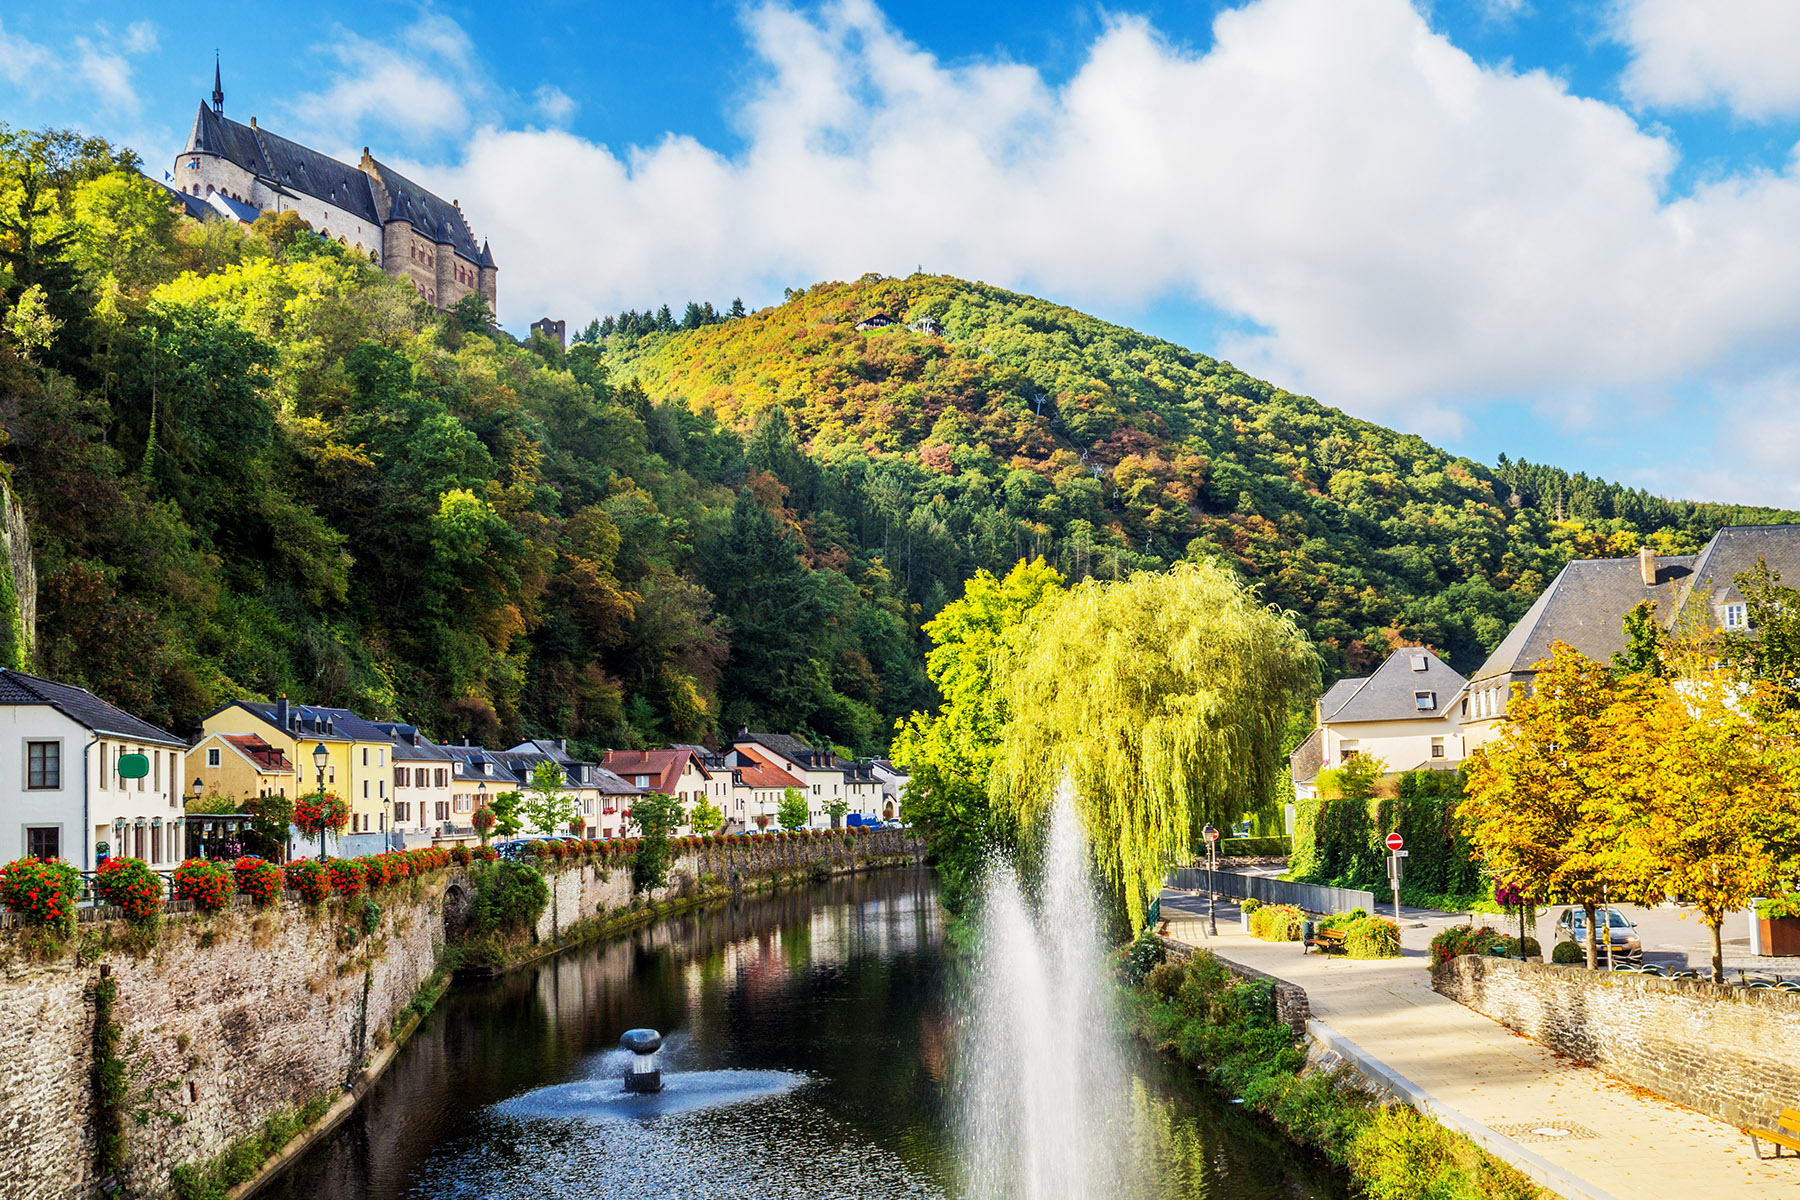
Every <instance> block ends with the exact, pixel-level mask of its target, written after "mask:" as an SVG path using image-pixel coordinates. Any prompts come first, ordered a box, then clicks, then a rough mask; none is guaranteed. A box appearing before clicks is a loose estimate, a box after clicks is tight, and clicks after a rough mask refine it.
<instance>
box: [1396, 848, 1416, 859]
mask: <svg viewBox="0 0 1800 1200" xmlns="http://www.w3.org/2000/svg"><path fill="white" fill-rule="evenodd" d="M1411 853H1412V851H1411V850H1396V851H1394V857H1395V858H1405V857H1407V856H1408V855H1410V854H1411Z"/></svg>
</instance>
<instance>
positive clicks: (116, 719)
mask: <svg viewBox="0 0 1800 1200" xmlns="http://www.w3.org/2000/svg"><path fill="white" fill-rule="evenodd" d="M0 704H12V705H23V704H47V705H49V706H50V707H51V708H54V709H55V710H56V711H57V712H59V713H61V714H62V715H63V716H65V717H67V718H69V719H70V720H71V721H74V722H75V723H76V724H77V725H80V726H82V727H83V728H84V729H90V730H92V731H93V732H95V733H107V734H112V735H113V736H115V737H126V738H131V739H133V740H134V741H140V742H154V743H156V744H157V745H159V746H178V747H180V748H181V749H183V750H185V749H187V743H186V742H185V741H183V740H182V739H180V738H178V737H176V736H175V735H174V734H172V733H169V732H167V731H166V730H162V729H158V728H157V727H156V726H154V725H152V724H150V722H148V721H144V720H140V719H138V718H137V717H134V716H132V715H131V714H130V713H128V712H126V711H125V710H124V709H122V708H119V707H118V706H116V705H112V704H108V703H107V702H106V701H104V700H102V699H100V697H98V696H96V695H94V693H92V692H90V691H88V690H86V689H85V688H78V687H75V686H74V685H73V684H67V683H57V682H56V681H55V680H53V679H43V678H40V677H38V676H36V675H27V674H26V673H25V672H23V671H14V670H12V669H11V668H9V667H8V668H0Z"/></svg>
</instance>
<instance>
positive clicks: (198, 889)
mask: <svg viewBox="0 0 1800 1200" xmlns="http://www.w3.org/2000/svg"><path fill="white" fill-rule="evenodd" d="M231 892H232V879H231V872H230V871H228V870H226V869H225V868H224V867H223V866H221V865H219V864H218V863H216V862H208V861H207V860H206V859H204V858H190V859H188V860H187V861H186V862H184V863H182V864H181V865H180V866H179V867H176V868H175V898H176V899H177V900H191V901H193V904H194V907H195V908H196V909H198V910H199V911H200V912H218V911H219V910H220V909H221V908H224V907H225V906H226V905H227V904H229V903H231Z"/></svg>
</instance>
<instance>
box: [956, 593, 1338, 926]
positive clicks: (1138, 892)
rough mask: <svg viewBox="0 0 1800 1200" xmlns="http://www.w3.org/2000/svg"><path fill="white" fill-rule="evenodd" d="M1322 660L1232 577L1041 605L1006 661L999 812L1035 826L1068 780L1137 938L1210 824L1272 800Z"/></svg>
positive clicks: (996, 790)
mask: <svg viewBox="0 0 1800 1200" xmlns="http://www.w3.org/2000/svg"><path fill="white" fill-rule="evenodd" d="M1318 680H1319V666H1318V659H1317V657H1316V656H1315V655H1314V654H1313V651H1312V648H1311V646H1310V645H1309V644H1308V643H1307V640H1306V638H1305V636H1304V635H1302V634H1301V632H1300V630H1299V628H1298V627H1297V626H1296V624H1295V622H1294V619H1293V616H1292V615H1291V614H1289V613H1285V612H1280V611H1278V610H1276V609H1273V608H1270V607H1268V606H1267V605H1265V604H1262V603H1260V602H1259V601H1258V600H1257V598H1256V596H1255V595H1254V593H1252V592H1251V591H1250V590H1249V589H1247V588H1246V587H1245V586H1244V585H1243V584H1242V583H1240V582H1239V580H1238V579H1237V577H1236V576H1235V575H1233V574H1232V573H1231V571H1230V570H1228V569H1227V568H1225V567H1222V566H1219V565H1217V564H1214V563H1180V564H1177V565H1176V566H1175V568H1174V569H1173V570H1171V571H1168V572H1167V573H1164V574H1150V573H1139V574H1134V575H1132V576H1131V577H1130V578H1129V579H1126V580H1124V581H1122V582H1116V583H1102V582H1100V581H1099V580H1093V579H1090V580H1087V581H1085V582H1083V583H1081V584H1080V585H1078V586H1077V587H1075V588H1073V589H1072V590H1070V591H1068V592H1066V593H1061V594H1054V595H1052V596H1050V597H1049V598H1048V599H1047V600H1046V602H1045V603H1043V604H1041V605H1039V606H1038V607H1037V608H1035V609H1033V610H1032V612H1031V613H1030V615H1029V616H1028V618H1027V621H1026V624H1025V626H1024V627H1023V628H1021V629H1020V631H1019V634H1018V636H1017V637H1015V638H1013V639H1011V640H1010V641H1009V643H1008V649H1007V650H1006V651H1005V653H1003V654H1002V655H1001V656H1000V658H999V660H998V662H997V665H996V670H995V688H996V691H997V692H998V694H999V696H1000V697H1001V699H1002V701H1003V703H1004V706H1005V711H1006V714H1007V720H1006V726H1005V729H1004V731H1003V733H1002V737H1001V748H1000V753H999V757H998V758H997V760H996V761H995V764H994V769H993V773H992V775H991V776H990V782H991V785H992V788H993V794H994V799H995V803H996V805H997V806H1001V807H1003V808H1005V809H1006V810H1008V811H1010V812H1011V814H1012V815H1013V817H1014V818H1015V819H1016V820H1018V821H1019V822H1020V823H1021V824H1030V823H1033V822H1034V821H1035V820H1036V819H1037V817H1038V816H1039V815H1040V814H1041V813H1042V812H1043V811H1044V809H1045V808H1046V807H1047V806H1048V805H1049V804H1050V803H1051V800H1052V797H1053V796H1054V794H1055V791H1056V788H1057V786H1058V784H1059V783H1060V782H1061V780H1062V779H1063V778H1064V776H1065V775H1066V776H1067V777H1068V778H1069V780H1070V781H1071V782H1072V783H1073V785H1074V788H1075V793H1076V797H1077V799H1076V804H1077V807H1078V809H1079V811H1080V813H1081V816H1082V819H1083V823H1084V824H1085V825H1086V827H1087V831H1088V835H1089V837H1090V838H1091V839H1092V841H1093V846H1094V856H1095V858H1096V860H1097V861H1098V863H1099V866H1100V869H1101V873H1102V874H1103V875H1104V876H1105V877H1106V879H1107V880H1108V882H1109V883H1111V884H1112V886H1113V888H1114V889H1115V890H1116V891H1117V892H1118V894H1119V898H1120V900H1121V901H1122V902H1123V904H1124V908H1125V912H1126V914H1127V915H1128V916H1129V917H1130V920H1131V925H1132V928H1133V929H1138V928H1141V927H1142V926H1143V924H1144V919H1145V912H1146V908H1147V903H1148V899H1149V897H1150V896H1151V895H1153V894H1154V893H1155V892H1156V891H1157V890H1159V889H1160V887H1161V883H1162V878H1163V876H1164V874H1165V872H1167V870H1168V869H1169V867H1171V866H1173V865H1174V864H1175V863H1177V862H1180V861H1182V860H1183V859H1184V858H1185V857H1186V856H1187V855H1188V854H1189V853H1190V852H1191V850H1192V848H1193V845H1194V840H1195V835H1196V832H1197V831H1198V830H1199V829H1200V828H1201V827H1202V826H1203V825H1204V824H1206V823H1207V822H1212V823H1213V824H1215V825H1225V824H1227V823H1228V822H1229V821H1230V820H1232V819H1233V818H1234V817H1236V816H1237V815H1238V814H1239V813H1240V812H1241V811H1242V810H1243V809H1244V808H1246V807H1249V806H1251V805H1258V804H1261V803H1266V802H1269V801H1272V800H1273V798H1274V795H1275V784H1276V781H1277V779H1278V778H1279V773H1280V768H1281V765H1282V761H1283V760H1282V755H1281V749H1282V736H1283V733H1284V731H1285V729H1286V727H1287V721H1288V714H1289V713H1290V712H1291V711H1292V710H1293V708H1294V706H1295V705H1296V704H1298V703H1302V702H1304V701H1305V700H1306V699H1308V698H1309V697H1311V696H1312V695H1313V694H1314V692H1315V690H1316V688H1317V686H1318Z"/></svg>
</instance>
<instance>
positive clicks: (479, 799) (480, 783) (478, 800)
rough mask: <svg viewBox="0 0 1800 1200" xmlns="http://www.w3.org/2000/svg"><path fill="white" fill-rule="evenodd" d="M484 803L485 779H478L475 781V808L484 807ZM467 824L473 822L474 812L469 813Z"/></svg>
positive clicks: (485, 798)
mask: <svg viewBox="0 0 1800 1200" xmlns="http://www.w3.org/2000/svg"><path fill="white" fill-rule="evenodd" d="M486 805H487V781H486V780H482V779H478V780H476V781H475V807H476V808H477V809H480V808H483V807H485V806H486ZM469 824H470V825H473V824H475V814H474V813H470V814H469ZM484 840H485V839H484Z"/></svg>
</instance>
